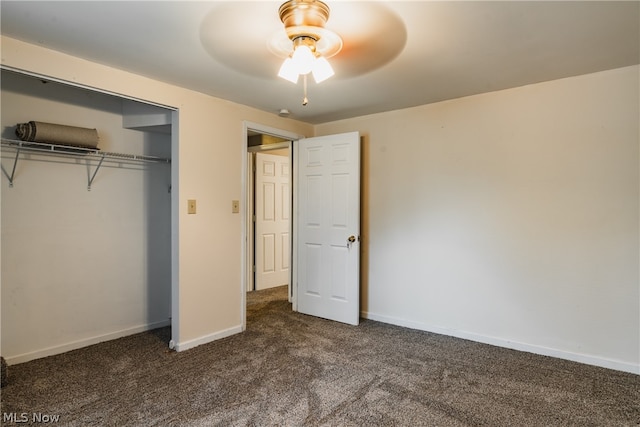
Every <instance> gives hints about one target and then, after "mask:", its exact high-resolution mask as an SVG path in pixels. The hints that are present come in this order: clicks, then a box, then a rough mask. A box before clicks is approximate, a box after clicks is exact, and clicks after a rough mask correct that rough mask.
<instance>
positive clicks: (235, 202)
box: [231, 200, 240, 213]
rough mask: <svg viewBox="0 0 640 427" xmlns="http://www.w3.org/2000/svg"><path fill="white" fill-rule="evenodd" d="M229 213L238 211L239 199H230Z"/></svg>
mask: <svg viewBox="0 0 640 427" xmlns="http://www.w3.org/2000/svg"><path fill="white" fill-rule="evenodd" d="M231 213H240V200H232V201H231Z"/></svg>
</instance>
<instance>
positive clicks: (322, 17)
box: [278, 0, 329, 29]
mask: <svg viewBox="0 0 640 427" xmlns="http://www.w3.org/2000/svg"><path fill="white" fill-rule="evenodd" d="M278 12H279V14H280V20H281V21H282V23H283V24H284V26H285V28H286V29H289V28H291V27H320V28H324V25H325V24H326V23H327V20H328V19H329V6H327V5H326V3H323V2H321V1H319V0H289V1H288V2H286V3H283V4H282V5H281V6H280V9H279V10H278Z"/></svg>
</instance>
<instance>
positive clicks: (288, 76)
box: [278, 58, 299, 84]
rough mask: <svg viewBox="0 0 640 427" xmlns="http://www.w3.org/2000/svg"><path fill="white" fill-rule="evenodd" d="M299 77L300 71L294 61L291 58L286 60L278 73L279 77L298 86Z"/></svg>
mask: <svg viewBox="0 0 640 427" xmlns="http://www.w3.org/2000/svg"><path fill="white" fill-rule="evenodd" d="M298 75H299V74H298V69H297V68H296V66H295V64H294V63H293V60H292V59H291V58H287V59H285V60H284V62H283V63H282V66H281V67H280V71H279V72H278V77H282V78H283V79H285V80H288V81H290V82H291V83H293V84H296V83H298Z"/></svg>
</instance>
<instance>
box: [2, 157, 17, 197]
mask: <svg viewBox="0 0 640 427" xmlns="http://www.w3.org/2000/svg"><path fill="white" fill-rule="evenodd" d="M19 156H20V147H18V148H16V157H15V159H13V168H12V169H11V175H9V174H8V173H7V171H6V170H5V169H4V166H3V167H2V172H3V173H4V176H6V177H7V179H8V180H9V187H10V188H13V178H14V177H15V174H16V166H17V165H18V157H19Z"/></svg>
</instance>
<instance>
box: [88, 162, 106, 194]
mask: <svg viewBox="0 0 640 427" xmlns="http://www.w3.org/2000/svg"><path fill="white" fill-rule="evenodd" d="M103 161H104V156H102V157H100V161H99V162H98V165H97V166H96V169H95V170H94V171H93V174H92V175H91V176H90V177H89V183H88V185H87V191H91V184H93V180H94V178H95V177H96V174H97V173H98V170H99V169H100V166H102V162H103ZM88 166H89V165H87V167H88ZM87 171H88V172H90V171H91V170H90V169H88V170H87Z"/></svg>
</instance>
